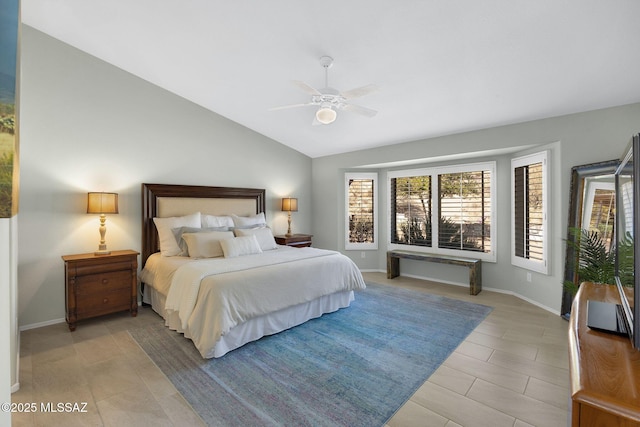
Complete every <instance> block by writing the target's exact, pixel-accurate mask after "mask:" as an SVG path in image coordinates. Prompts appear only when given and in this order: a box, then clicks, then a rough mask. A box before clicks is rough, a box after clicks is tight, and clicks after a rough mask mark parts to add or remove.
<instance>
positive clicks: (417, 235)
mask: <svg viewBox="0 0 640 427" xmlns="http://www.w3.org/2000/svg"><path fill="white" fill-rule="evenodd" d="M391 194H392V197H391V212H392V217H391V233H390V234H391V243H398V244H402V245H416V246H427V247H430V246H431V206H432V201H431V177H430V176H406V177H399V178H391Z"/></svg>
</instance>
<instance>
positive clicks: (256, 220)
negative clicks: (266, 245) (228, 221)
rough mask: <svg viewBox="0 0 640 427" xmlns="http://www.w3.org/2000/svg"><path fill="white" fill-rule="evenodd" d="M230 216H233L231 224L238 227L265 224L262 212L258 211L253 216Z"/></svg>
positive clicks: (262, 225)
mask: <svg viewBox="0 0 640 427" xmlns="http://www.w3.org/2000/svg"><path fill="white" fill-rule="evenodd" d="M231 217H232V218H233V226H234V227H238V228H248V227H252V228H253V227H265V226H266V225H267V220H266V219H265V218H264V212H260V213H259V214H257V215H254V216H238V215H235V214H232V215H231Z"/></svg>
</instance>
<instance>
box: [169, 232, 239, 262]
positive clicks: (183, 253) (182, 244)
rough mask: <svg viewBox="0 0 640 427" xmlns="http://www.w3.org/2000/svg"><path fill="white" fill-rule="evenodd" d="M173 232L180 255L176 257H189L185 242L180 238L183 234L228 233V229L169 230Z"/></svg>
mask: <svg viewBox="0 0 640 427" xmlns="http://www.w3.org/2000/svg"><path fill="white" fill-rule="evenodd" d="M171 231H172V232H173V236H174V237H175V238H176V242H178V246H179V247H180V253H179V254H178V256H189V248H188V246H187V242H186V241H185V240H184V239H183V238H182V235H183V234H184V233H207V232H210V231H229V227H207V228H196V227H180V228H174V229H173V230H171Z"/></svg>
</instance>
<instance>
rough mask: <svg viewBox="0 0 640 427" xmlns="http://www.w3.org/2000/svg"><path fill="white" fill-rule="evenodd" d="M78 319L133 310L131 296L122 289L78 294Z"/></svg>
mask: <svg viewBox="0 0 640 427" xmlns="http://www.w3.org/2000/svg"><path fill="white" fill-rule="evenodd" d="M76 304H77V316H78V319H84V318H87V317H95V316H100V315H103V314H107V313H113V312H115V311H124V310H129V309H130V308H131V295H130V294H129V293H128V292H126V291H125V292H123V291H122V290H121V289H114V290H111V291H105V292H102V293H93V294H87V295H81V294H76Z"/></svg>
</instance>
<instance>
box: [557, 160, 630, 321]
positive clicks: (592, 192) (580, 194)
mask: <svg viewBox="0 0 640 427" xmlns="http://www.w3.org/2000/svg"><path fill="white" fill-rule="evenodd" d="M619 164H620V161H619V160H617V159H616V160H609V161H606V162H600V163H592V164H588V165H581V166H574V167H573V168H572V169H571V188H570V191H569V193H570V197H571V199H570V200H569V219H568V221H567V241H571V242H575V240H576V236H575V235H574V234H573V233H571V231H570V230H571V229H573V228H584V229H589V230H595V229H597V230H599V232H600V233H601V236H602V238H603V240H604V241H605V242H607V243H608V244H610V243H611V241H612V239H613V204H614V203H615V190H614V177H613V176H614V173H615V171H616V168H617V167H618V165H619ZM578 257H579V254H578V253H577V250H576V249H575V248H574V245H570V244H567V245H566V256H565V264H564V280H565V281H570V282H576V281H577V269H578V265H577V260H578ZM573 297H574V295H573V293H571V292H570V291H568V290H567V289H566V288H565V287H563V290H562V308H561V313H562V316H563V317H565V318H566V319H568V318H569V314H570V313H571V303H572V302H573Z"/></svg>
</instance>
